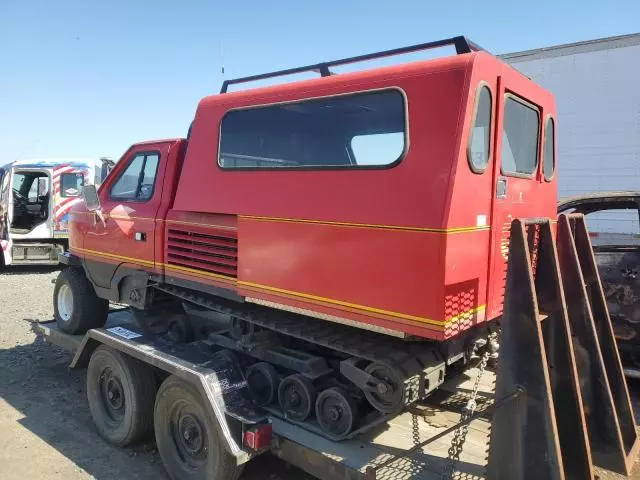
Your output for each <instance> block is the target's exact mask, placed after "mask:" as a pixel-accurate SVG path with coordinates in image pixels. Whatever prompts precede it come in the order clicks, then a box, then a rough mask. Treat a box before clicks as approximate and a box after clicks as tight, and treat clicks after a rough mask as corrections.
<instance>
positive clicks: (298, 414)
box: [278, 373, 316, 422]
mask: <svg viewBox="0 0 640 480" xmlns="http://www.w3.org/2000/svg"><path fill="white" fill-rule="evenodd" d="M278 401H279V402H280V407H281V408H282V413H284V415H285V417H286V418H289V419H291V420H295V421H298V422H302V421H304V420H306V419H307V418H308V417H309V415H310V414H311V412H312V411H313V406H314V404H315V401H316V388H315V387H314V386H313V383H311V380H309V379H308V378H306V377H304V376H302V375H300V374H297V373H296V374H294V375H289V376H288V377H286V378H285V379H284V380H282V382H280V386H279V387H278Z"/></svg>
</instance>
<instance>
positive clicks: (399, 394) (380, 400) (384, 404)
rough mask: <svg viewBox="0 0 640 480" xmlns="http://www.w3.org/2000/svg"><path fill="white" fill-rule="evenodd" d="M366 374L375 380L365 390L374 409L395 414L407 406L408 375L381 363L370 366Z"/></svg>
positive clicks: (366, 369)
mask: <svg viewBox="0 0 640 480" xmlns="http://www.w3.org/2000/svg"><path fill="white" fill-rule="evenodd" d="M365 372H366V373H368V374H369V375H371V376H372V377H373V378H374V379H375V381H374V382H372V383H371V384H370V385H367V387H366V388H364V395H365V397H366V398H367V400H368V401H369V403H370V404H371V406H373V408H375V409H376V410H378V411H379V412H382V413H393V412H397V411H399V410H401V409H402V408H403V407H404V406H405V385H404V380H405V377H406V375H403V374H402V372H401V371H400V370H397V369H395V368H392V367H390V366H388V365H384V364H381V363H371V364H369V365H368V366H367V367H366V368H365Z"/></svg>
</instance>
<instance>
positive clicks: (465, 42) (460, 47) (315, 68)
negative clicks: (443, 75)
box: [220, 36, 482, 93]
mask: <svg viewBox="0 0 640 480" xmlns="http://www.w3.org/2000/svg"><path fill="white" fill-rule="evenodd" d="M449 45H453V46H454V47H455V49H456V53H457V54H458V55H460V54H463V53H470V52H474V51H480V50H482V48H481V47H480V46H479V45H477V44H476V43H474V42H472V41H470V40H469V39H467V38H466V37H464V36H457V37H452V38H445V39H443V40H436V41H435V42H427V43H420V44H418V45H411V46H408V47H401V48H394V49H392V50H383V51H381V52H375V53H367V54H365V55H358V56H356V57H349V58H343V59H340V60H332V61H330V62H321V63H315V64H313V65H306V66H304V67H297V68H288V69H286V70H278V71H275V72H269V73H262V74H260V75H251V76H248V77H241V78H234V79H231V80H225V81H224V82H222V88H221V89H220V93H226V92H227V90H228V89H229V86H230V85H235V84H238V83H247V82H255V81H258V80H265V79H267V78H274V77H281V76H286V75H295V74H297V73H304V72H316V73H320V75H321V76H323V77H328V76H330V75H333V72H332V71H331V70H330V68H329V67H334V66H338V65H348V64H350V63H358V62H366V61H367V60H373V59H376V58H384V57H391V56H393V55H402V54H405V53H412V52H418V51H421V50H429V49H432V48H439V47H446V46H449Z"/></svg>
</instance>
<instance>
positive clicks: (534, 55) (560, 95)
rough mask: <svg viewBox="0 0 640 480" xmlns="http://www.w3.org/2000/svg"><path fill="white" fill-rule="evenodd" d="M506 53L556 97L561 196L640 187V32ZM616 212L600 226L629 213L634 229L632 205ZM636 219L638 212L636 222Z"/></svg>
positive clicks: (612, 226)
mask: <svg viewBox="0 0 640 480" xmlns="http://www.w3.org/2000/svg"><path fill="white" fill-rule="evenodd" d="M501 58H502V59H503V60H505V61H506V62H507V63H509V64H511V65H513V66H514V67H515V68H517V69H518V70H520V71H521V72H522V73H524V74H525V75H527V76H528V77H530V78H532V79H533V80H534V81H535V82H537V83H539V84H540V85H542V86H544V87H545V88H547V89H548V90H550V91H551V92H553V93H554V95H555V97H556V102H557V106H558V119H557V122H558V127H557V129H558V130H557V131H558V133H557V142H558V145H557V147H558V171H557V172H558V186H559V195H560V197H561V198H562V197H566V196H573V195H580V194H584V193H590V192H602V191H611V190H640V34H638V33H637V34H632V35H623V36H619V37H609V38H602V39H597V40H590V41H586V42H579V43H572V44H567V45H558V46H554V47H549V48H540V49H536V50H529V51H525V52H516V53H510V54H506V55H502V56H501ZM617 216H618V217H620V219H619V220H618V221H615V220H614V219H613V218H612V219H611V221H607V222H605V223H606V224H603V223H602V222H600V221H598V223H599V224H600V225H598V227H599V228H598V229H599V230H600V231H603V230H607V231H612V229H619V227H620V225H621V223H622V222H621V220H622V217H624V218H625V221H624V223H625V224H626V225H627V227H626V228H625V230H627V228H628V221H631V219H632V218H634V215H633V214H632V212H619V215H617ZM603 220H604V219H603ZM637 223H638V215H637V213H635V226H634V227H633V229H634V230H637ZM616 225H617V228H616ZM625 233H627V232H625ZM628 233H632V232H628ZM633 233H635V232H633Z"/></svg>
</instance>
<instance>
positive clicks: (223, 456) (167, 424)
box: [154, 376, 242, 480]
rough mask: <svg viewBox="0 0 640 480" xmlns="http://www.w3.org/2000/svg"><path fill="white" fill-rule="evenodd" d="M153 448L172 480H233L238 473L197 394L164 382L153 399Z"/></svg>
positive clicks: (186, 385)
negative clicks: (155, 445)
mask: <svg viewBox="0 0 640 480" xmlns="http://www.w3.org/2000/svg"><path fill="white" fill-rule="evenodd" d="M154 427H155V433H156V444H157V446H158V452H159V453H160V457H162V462H163V463H164V467H165V468H166V470H167V472H168V473H169V476H170V477H171V478H172V479H173V480H236V479H237V478H238V477H239V476H240V473H241V472H242V467H241V466H238V465H237V462H236V459H235V458H234V457H233V456H232V455H231V454H230V453H229V452H228V451H227V450H226V448H225V446H224V441H223V439H222V433H221V432H220V429H219V427H218V422H217V420H216V418H215V417H214V415H213V412H212V411H211V407H209V406H208V405H207V404H206V403H205V402H204V401H203V400H202V396H201V395H200V393H199V392H198V390H197V389H196V388H195V387H194V386H193V385H191V384H189V383H187V382H185V381H183V380H181V379H179V378H177V377H175V376H170V377H169V378H167V379H166V380H165V381H164V382H163V383H162V385H161V386H160V389H159V390H158V395H157V396H156V406H155V411H154Z"/></svg>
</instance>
